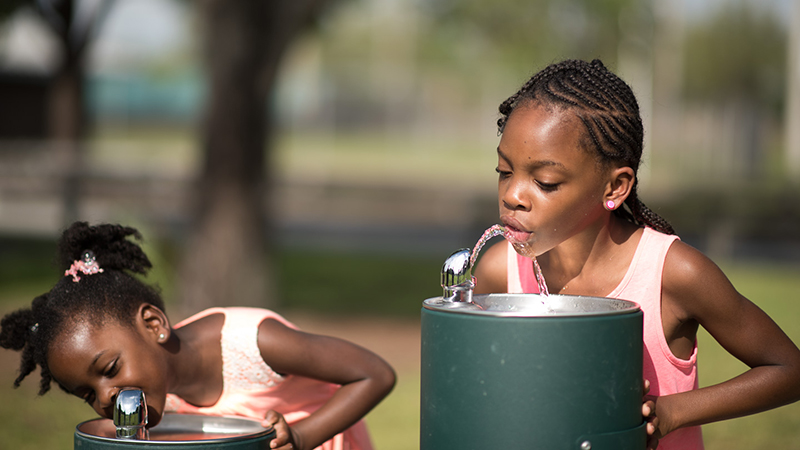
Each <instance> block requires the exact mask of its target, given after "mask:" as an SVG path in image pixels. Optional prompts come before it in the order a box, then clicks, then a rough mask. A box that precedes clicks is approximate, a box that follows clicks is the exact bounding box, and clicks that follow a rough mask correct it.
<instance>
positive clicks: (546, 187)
mask: <svg viewBox="0 0 800 450" xmlns="http://www.w3.org/2000/svg"><path fill="white" fill-rule="evenodd" d="M536 184H537V185H539V187H540V188H542V190H543V191H545V192H553V191H556V190H558V186H559V185H560V184H561V183H544V182H542V181H536Z"/></svg>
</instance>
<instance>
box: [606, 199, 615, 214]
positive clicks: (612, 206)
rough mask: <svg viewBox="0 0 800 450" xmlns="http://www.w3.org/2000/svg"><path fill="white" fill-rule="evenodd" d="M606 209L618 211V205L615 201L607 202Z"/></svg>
mask: <svg viewBox="0 0 800 450" xmlns="http://www.w3.org/2000/svg"><path fill="white" fill-rule="evenodd" d="M606 209H607V210H609V211H613V210H615V209H617V204H616V203H614V200H609V201H607V202H606Z"/></svg>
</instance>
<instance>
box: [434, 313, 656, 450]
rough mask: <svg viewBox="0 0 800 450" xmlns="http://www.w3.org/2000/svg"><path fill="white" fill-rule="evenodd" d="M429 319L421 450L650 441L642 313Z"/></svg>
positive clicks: (599, 449) (631, 445)
mask: <svg viewBox="0 0 800 450" xmlns="http://www.w3.org/2000/svg"><path fill="white" fill-rule="evenodd" d="M421 327H422V354H421V359H422V367H421V405H420V406H421V417H420V422H421V425H420V448H421V450H447V449H459V450H463V449H514V450H519V449H543V450H558V449H582V450H587V449H591V450H603V449H609V450H625V449H637V450H638V449H643V448H644V446H645V440H646V435H645V431H644V424H643V420H642V416H641V403H642V313H641V311H639V310H636V311H634V312H630V313H624V314H612V315H587V316H585V317H582V316H580V315H578V316H569V317H558V316H557V315H556V316H552V317H496V316H490V315H479V314H475V315H473V314H462V313H458V312H449V311H440V310H430V309H426V308H423V310H422V324H421Z"/></svg>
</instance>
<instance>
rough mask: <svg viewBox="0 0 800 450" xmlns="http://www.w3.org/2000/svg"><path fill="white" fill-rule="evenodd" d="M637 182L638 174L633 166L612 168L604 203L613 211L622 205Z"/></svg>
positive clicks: (604, 194)
mask: <svg viewBox="0 0 800 450" xmlns="http://www.w3.org/2000/svg"><path fill="white" fill-rule="evenodd" d="M635 182H636V174H635V173H634V171H633V169H632V168H630V167H628V166H622V167H617V168H615V169H613V170H611V173H610V174H609V181H608V184H606V189H605V192H604V193H603V205H605V207H606V209H608V210H610V211H613V210H615V209H617V208H619V207H620V206H622V204H623V203H625V200H626V199H627V198H628V196H629V195H630V194H631V191H632V190H633V184H634V183H635Z"/></svg>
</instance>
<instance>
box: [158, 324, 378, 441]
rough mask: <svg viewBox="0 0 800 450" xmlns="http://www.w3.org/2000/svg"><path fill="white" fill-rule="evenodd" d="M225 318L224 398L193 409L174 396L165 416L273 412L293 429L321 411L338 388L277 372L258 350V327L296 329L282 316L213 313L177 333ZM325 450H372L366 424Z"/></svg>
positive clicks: (338, 437) (259, 417)
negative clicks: (268, 323) (270, 323)
mask: <svg viewBox="0 0 800 450" xmlns="http://www.w3.org/2000/svg"><path fill="white" fill-rule="evenodd" d="M220 313H221V314H224V315H225V323H224V324H223V326H222V333H221V334H222V336H221V342H220V345H221V348H222V383H223V386H222V395H220V397H219V399H218V400H217V403H215V404H214V405H211V406H206V407H198V406H194V405H191V404H189V403H187V402H186V401H184V400H183V399H182V398H180V397H178V396H177V395H175V394H167V404H166V408H165V410H166V411H169V412H176V413H180V414H207V415H222V416H225V415H234V416H244V417H249V418H251V419H255V420H262V419H263V418H264V417H265V415H266V413H267V411H269V410H270V409H274V410H275V411H277V412H279V413H281V414H283V416H284V418H285V419H286V422H287V423H289V425H291V424H293V423H295V422H297V421H299V420H302V419H304V418H306V417H308V416H309V415H310V414H311V413H313V412H314V411H316V410H317V409H318V408H320V407H321V406H322V405H323V404H324V403H325V402H327V401H328V399H329V398H330V397H331V396H332V395H333V393H334V392H335V391H336V389H338V386H336V385H333V384H330V383H325V382H322V381H319V380H314V379H311V378H306V377H301V376H296V375H287V376H282V375H280V374H278V373H276V372H275V371H273V370H272V369H271V368H270V367H269V366H268V365H267V363H265V362H264V359H263V358H262V357H261V351H260V350H259V348H258V326H259V325H260V324H261V322H263V321H264V320H265V319H275V320H277V321H279V322H281V323H282V324H284V325H286V326H288V327H291V328H295V329H296V328H297V327H296V326H295V325H294V324H292V323H290V322H289V321H287V320H286V319H284V318H283V317H282V316H280V315H278V314H276V313H274V312H272V311H269V310H266V309H259V308H210V309H206V310H205V311H201V312H199V313H197V314H195V315H193V316H192V317H189V318H188V319H186V320H183V321H181V322H180V323H178V324H177V325H175V328H180V327H182V326H184V325H186V324H189V323H191V322H194V321H196V320H198V319H201V318H203V317H206V316H209V315H212V314H220ZM317 449H322V450H372V444H371V443H370V438H369V434H368V432H367V428H366V425H365V423H364V421H363V420H361V421H359V422H358V423H356V424H355V425H353V426H352V427H350V428H348V429H347V430H345V431H344V432H343V433H340V434H337V435H336V436H334V437H333V438H332V439H331V440H329V441H327V442H325V443H324V444H323V445H321V446H319V447H317Z"/></svg>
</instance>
